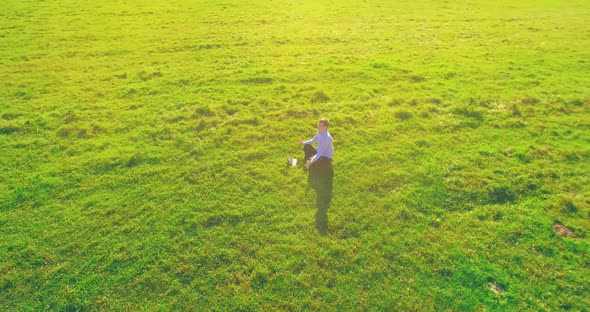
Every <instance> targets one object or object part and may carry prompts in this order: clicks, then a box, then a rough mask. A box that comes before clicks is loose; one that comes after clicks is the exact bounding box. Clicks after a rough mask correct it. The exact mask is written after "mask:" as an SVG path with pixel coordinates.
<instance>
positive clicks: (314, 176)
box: [303, 144, 334, 234]
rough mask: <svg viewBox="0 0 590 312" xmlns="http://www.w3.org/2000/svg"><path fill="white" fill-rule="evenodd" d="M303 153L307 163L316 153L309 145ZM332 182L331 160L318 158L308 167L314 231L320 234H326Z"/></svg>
mask: <svg viewBox="0 0 590 312" xmlns="http://www.w3.org/2000/svg"><path fill="white" fill-rule="evenodd" d="M303 151H304V153H305V159H304V161H307V160H308V159H309V158H311V157H313V156H314V155H315V154H316V153H317V152H316V149H315V148H314V147H313V146H311V145H309V144H305V145H304V146H303ZM333 180H334V167H332V159H330V158H327V157H320V159H318V160H316V161H315V162H314V163H313V164H311V166H309V177H308V183H309V185H310V186H311V187H312V188H313V189H314V191H315V192H316V207H317V212H316V214H315V222H316V229H317V230H318V232H320V233H321V234H326V231H327V229H328V209H329V208H330V202H331V201H332V182H333Z"/></svg>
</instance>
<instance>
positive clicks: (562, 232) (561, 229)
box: [553, 223, 576, 237]
mask: <svg viewBox="0 0 590 312" xmlns="http://www.w3.org/2000/svg"><path fill="white" fill-rule="evenodd" d="M553 230H555V232H556V233H557V234H559V235H561V236H565V237H575V236H576V234H575V233H574V232H573V231H572V230H570V229H568V228H566V227H565V226H563V225H561V224H559V223H555V224H553Z"/></svg>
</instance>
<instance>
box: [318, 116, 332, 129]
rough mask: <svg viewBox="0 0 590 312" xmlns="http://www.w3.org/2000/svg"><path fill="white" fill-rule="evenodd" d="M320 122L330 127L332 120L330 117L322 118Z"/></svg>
mask: <svg viewBox="0 0 590 312" xmlns="http://www.w3.org/2000/svg"><path fill="white" fill-rule="evenodd" d="M320 123H321V124H323V125H324V126H326V128H328V127H329V126H330V121H329V120H328V118H322V119H320Z"/></svg>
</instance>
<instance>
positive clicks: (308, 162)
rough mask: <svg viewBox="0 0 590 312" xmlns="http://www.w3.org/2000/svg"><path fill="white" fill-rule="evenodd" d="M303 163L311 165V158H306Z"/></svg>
mask: <svg viewBox="0 0 590 312" xmlns="http://www.w3.org/2000/svg"><path fill="white" fill-rule="evenodd" d="M305 164H306V165H308V166H309V165H311V158H310V159H308V160H307V161H306V162H305Z"/></svg>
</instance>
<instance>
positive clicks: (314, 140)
mask: <svg viewBox="0 0 590 312" xmlns="http://www.w3.org/2000/svg"><path fill="white" fill-rule="evenodd" d="M317 141H318V134H317V133H316V134H315V136H314V137H313V138H312V139H311V140H307V141H299V143H301V144H303V145H305V144H313V143H315V142H317Z"/></svg>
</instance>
